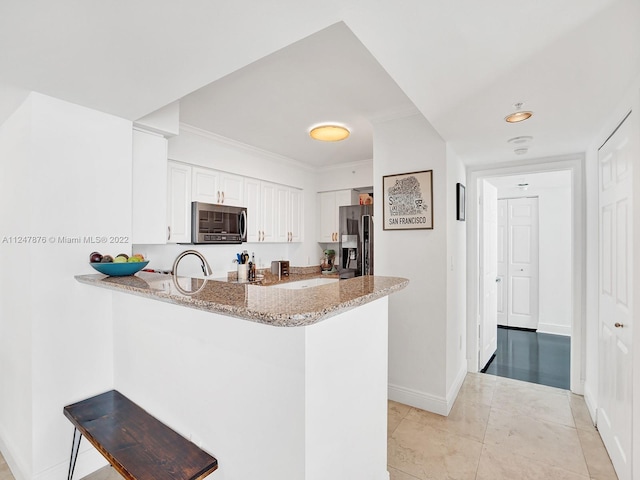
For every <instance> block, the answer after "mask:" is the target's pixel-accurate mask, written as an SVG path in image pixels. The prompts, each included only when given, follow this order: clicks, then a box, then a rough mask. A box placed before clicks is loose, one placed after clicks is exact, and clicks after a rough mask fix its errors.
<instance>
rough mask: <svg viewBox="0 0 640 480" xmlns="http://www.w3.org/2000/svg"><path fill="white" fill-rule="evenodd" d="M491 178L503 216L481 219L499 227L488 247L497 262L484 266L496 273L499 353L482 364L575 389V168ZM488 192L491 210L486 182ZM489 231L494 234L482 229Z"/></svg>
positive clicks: (495, 371)
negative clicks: (572, 347) (572, 257)
mask: <svg viewBox="0 0 640 480" xmlns="http://www.w3.org/2000/svg"><path fill="white" fill-rule="evenodd" d="M486 183H489V184H491V185H492V186H494V187H495V197H497V201H496V204H497V209H496V214H495V215H496V216H497V219H496V221H495V222H493V223H491V222H488V220H485V221H483V223H482V224H481V229H487V228H489V229H492V230H497V234H496V235H495V236H494V237H493V238H495V239H496V240H494V242H495V243H496V245H495V246H493V245H487V244H486V242H483V243H482V246H481V248H482V249H483V250H491V249H493V250H495V252H496V255H495V260H494V262H495V263H496V265H497V268H493V267H492V268H488V266H487V265H483V267H484V271H485V272H487V271H489V272H493V271H495V272H496V273H495V274H494V275H495V277H494V278H492V279H491V280H493V281H494V283H495V290H496V297H497V298H496V300H497V301H496V302H495V303H496V307H493V308H496V310H497V321H496V323H497V326H496V327H494V328H496V330H497V335H496V337H495V338H497V341H495V340H494V341H493V342H494V343H493V344H494V345H495V347H493V348H494V349H495V355H493V356H492V357H491V362H490V363H489V364H488V365H485V367H484V368H483V369H482V371H483V372H486V373H489V374H494V375H498V376H503V377H509V378H515V379H518V380H524V381H528V382H532V383H539V384H543V385H548V386H552V387H558V388H564V389H569V386H570V381H569V377H570V375H569V372H570V342H571V339H570V335H571V290H570V286H571V275H570V272H571V262H570V255H571V172H570V171H568V170H564V171H557V172H544V173H534V174H527V175H517V176H501V177H492V178H487V179H484V180H483V184H486ZM482 191H483V202H481V204H482V203H484V204H485V206H484V207H483V208H482V211H483V216H486V215H490V212H488V211H487V209H486V205H490V204H491V203H492V202H493V199H492V198H487V196H492V195H494V194H493V192H492V191H491V190H488V189H487V188H486V185H483V190H482ZM496 224H497V227H496V226H495V225H496ZM487 238H489V239H490V238H492V236H487V235H486V234H485V233H483V239H487ZM482 258H483V259H486V258H490V257H487V255H485V254H483V255H482ZM482 286H483V287H485V286H486V283H483V285H482ZM485 288H486V287H485ZM486 298H488V296H487V293H486V291H485V292H484V296H483V299H486ZM485 323H486V320H485ZM491 336H492V337H493V335H491ZM492 340H493V339H492ZM483 342H484V339H483ZM483 346H484V347H485V348H486V347H487V345H486V344H483ZM492 353H493V352H492Z"/></svg>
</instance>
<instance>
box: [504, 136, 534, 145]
mask: <svg viewBox="0 0 640 480" xmlns="http://www.w3.org/2000/svg"><path fill="white" fill-rule="evenodd" d="M531 140H533V137H532V136H530V135H522V136H520V137H513V138H510V139H509V140H507V143H513V144H516V145H520V144H522V143H527V142H530V141H531Z"/></svg>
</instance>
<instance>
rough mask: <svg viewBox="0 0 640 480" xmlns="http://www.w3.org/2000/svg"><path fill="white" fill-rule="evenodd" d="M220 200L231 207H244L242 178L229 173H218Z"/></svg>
mask: <svg viewBox="0 0 640 480" xmlns="http://www.w3.org/2000/svg"><path fill="white" fill-rule="evenodd" d="M220 191H221V195H222V198H221V200H222V201H221V202H220V203H224V204H225V205H231V206H233V207H246V206H247V205H246V204H245V202H244V178H243V177H241V176H239V175H231V174H229V173H221V174H220Z"/></svg>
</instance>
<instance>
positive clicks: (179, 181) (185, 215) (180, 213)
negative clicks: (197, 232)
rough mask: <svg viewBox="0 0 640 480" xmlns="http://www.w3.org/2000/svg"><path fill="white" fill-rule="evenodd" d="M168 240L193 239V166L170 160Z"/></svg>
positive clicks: (182, 240)
mask: <svg viewBox="0 0 640 480" xmlns="http://www.w3.org/2000/svg"><path fill="white" fill-rule="evenodd" d="M168 163H169V167H168V176H167V178H168V183H169V185H168V187H169V188H168V200H167V222H168V228H167V232H166V235H167V241H168V242H170V243H189V242H190V241H191V167H190V166H189V165H185V164H183V163H178V162H171V161H170V162H168Z"/></svg>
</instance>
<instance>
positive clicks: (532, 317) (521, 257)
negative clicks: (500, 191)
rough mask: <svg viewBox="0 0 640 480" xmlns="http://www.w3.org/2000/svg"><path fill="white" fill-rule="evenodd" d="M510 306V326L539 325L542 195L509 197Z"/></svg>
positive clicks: (508, 316) (508, 271)
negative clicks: (540, 199)
mask: <svg viewBox="0 0 640 480" xmlns="http://www.w3.org/2000/svg"><path fill="white" fill-rule="evenodd" d="M507 222H508V232H509V233H508V244H507V245H508V249H509V256H508V265H507V269H508V270H507V274H508V277H509V280H508V287H507V288H508V294H507V297H508V309H507V324H508V325H509V326H510V327H519V328H531V329H537V328H538V298H539V293H538V291H539V286H538V282H539V280H538V198H537V197H533V198H514V199H509V201H508V208H507Z"/></svg>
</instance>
